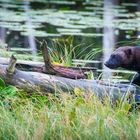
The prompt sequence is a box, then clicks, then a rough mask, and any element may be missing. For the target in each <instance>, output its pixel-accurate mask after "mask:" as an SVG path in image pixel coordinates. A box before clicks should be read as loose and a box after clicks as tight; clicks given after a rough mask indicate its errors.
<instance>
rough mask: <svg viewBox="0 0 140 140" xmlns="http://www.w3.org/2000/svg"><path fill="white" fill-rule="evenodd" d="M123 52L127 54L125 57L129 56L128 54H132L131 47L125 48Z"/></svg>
mask: <svg viewBox="0 0 140 140" xmlns="http://www.w3.org/2000/svg"><path fill="white" fill-rule="evenodd" d="M125 54H126V55H127V57H129V56H130V55H132V50H131V49H127V50H125Z"/></svg>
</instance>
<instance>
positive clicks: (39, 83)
mask: <svg viewBox="0 0 140 140" xmlns="http://www.w3.org/2000/svg"><path fill="white" fill-rule="evenodd" d="M15 64H16V59H15V57H13V56H12V57H11V60H10V62H9V64H8V65H2V64H0V76H1V77H2V79H4V81H5V82H6V83H7V84H11V85H14V86H16V87H19V88H22V89H26V90H30V91H35V90H38V89H39V90H45V91H48V92H60V91H67V92H69V91H73V90H74V89H75V88H80V89H83V91H85V92H86V93H87V92H89V91H91V92H93V94H95V95H98V96H99V97H104V96H109V97H110V98H111V99H112V98H113V99H117V98H118V97H119V96H121V97H124V96H125V94H126V93H128V92H129V93H131V94H134V95H135V94H138V93H140V92H139V90H138V89H137V88H136V87H135V86H133V85H128V84H120V85H119V84H117V85H115V84H107V82H103V81H102V82H101V83H100V81H96V80H83V79H79V80H74V79H69V78H63V77H59V76H54V75H48V74H43V73H38V72H27V71H21V70H18V69H16V68H15Z"/></svg>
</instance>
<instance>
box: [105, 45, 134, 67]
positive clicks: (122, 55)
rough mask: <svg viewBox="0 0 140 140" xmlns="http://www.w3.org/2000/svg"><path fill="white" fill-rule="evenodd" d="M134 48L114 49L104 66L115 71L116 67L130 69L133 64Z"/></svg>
mask: <svg viewBox="0 0 140 140" xmlns="http://www.w3.org/2000/svg"><path fill="white" fill-rule="evenodd" d="M133 48H134V47H129V46H125V47H120V48H118V49H116V50H115V51H114V52H113V53H112V54H111V55H110V57H109V59H108V60H107V61H106V62H105V66H107V67H109V68H111V69H115V68H118V67H122V68H126V69H132V67H133V66H132V65H133V62H134V49H133Z"/></svg>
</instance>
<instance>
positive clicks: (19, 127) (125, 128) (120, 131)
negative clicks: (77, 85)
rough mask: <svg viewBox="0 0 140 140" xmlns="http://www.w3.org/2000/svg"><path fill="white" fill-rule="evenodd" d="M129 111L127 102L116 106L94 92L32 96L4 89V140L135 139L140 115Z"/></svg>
mask: <svg viewBox="0 0 140 140" xmlns="http://www.w3.org/2000/svg"><path fill="white" fill-rule="evenodd" d="M77 93H78V94H77ZM129 109H130V104H128V103H127V102H124V103H121V102H118V104H117V106H115V105H111V103H110V102H109V101H108V99H106V100H105V101H104V102H101V101H100V100H99V99H98V98H97V97H95V96H93V94H90V93H88V94H84V95H83V93H82V92H81V94H79V92H76V95H70V94H68V93H62V94H61V95H58V96H57V97H56V96H55V95H52V94H48V96H41V95H37V94H32V95H29V94H27V93H26V92H24V91H19V90H17V89H16V88H15V87H11V86H9V87H5V88H3V89H1V96H0V139H1V140H9V139H14V140H16V139H18V140H20V139H21V140H28V139H33V140H42V139H47V140H48V139H52V140H55V139H57V140H59V139H60V140H63V139H66V140H71V139H81V140H85V139H86V140H99V139H100V140H110V139H111V140H115V139H116V140H118V139H123V140H124V139H128V140H132V139H133V140H134V139H138V138H139V133H140V113H139V112H137V111H132V112H129Z"/></svg>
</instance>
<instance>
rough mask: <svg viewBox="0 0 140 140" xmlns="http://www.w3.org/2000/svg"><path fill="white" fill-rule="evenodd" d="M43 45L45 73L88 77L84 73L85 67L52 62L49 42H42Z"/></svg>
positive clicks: (78, 77)
mask: <svg viewBox="0 0 140 140" xmlns="http://www.w3.org/2000/svg"><path fill="white" fill-rule="evenodd" d="M41 47H42V54H43V58H44V63H45V69H44V72H45V73H48V74H53V75H59V76H62V77H67V78H71V79H86V74H85V73H84V72H85V69H82V68H72V67H71V68H70V67H64V66H60V65H54V64H52V63H51V60H50V57H49V52H48V48H47V43H46V42H45V41H43V42H42V46H41ZM90 70H94V71H95V68H92V69H90Z"/></svg>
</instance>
